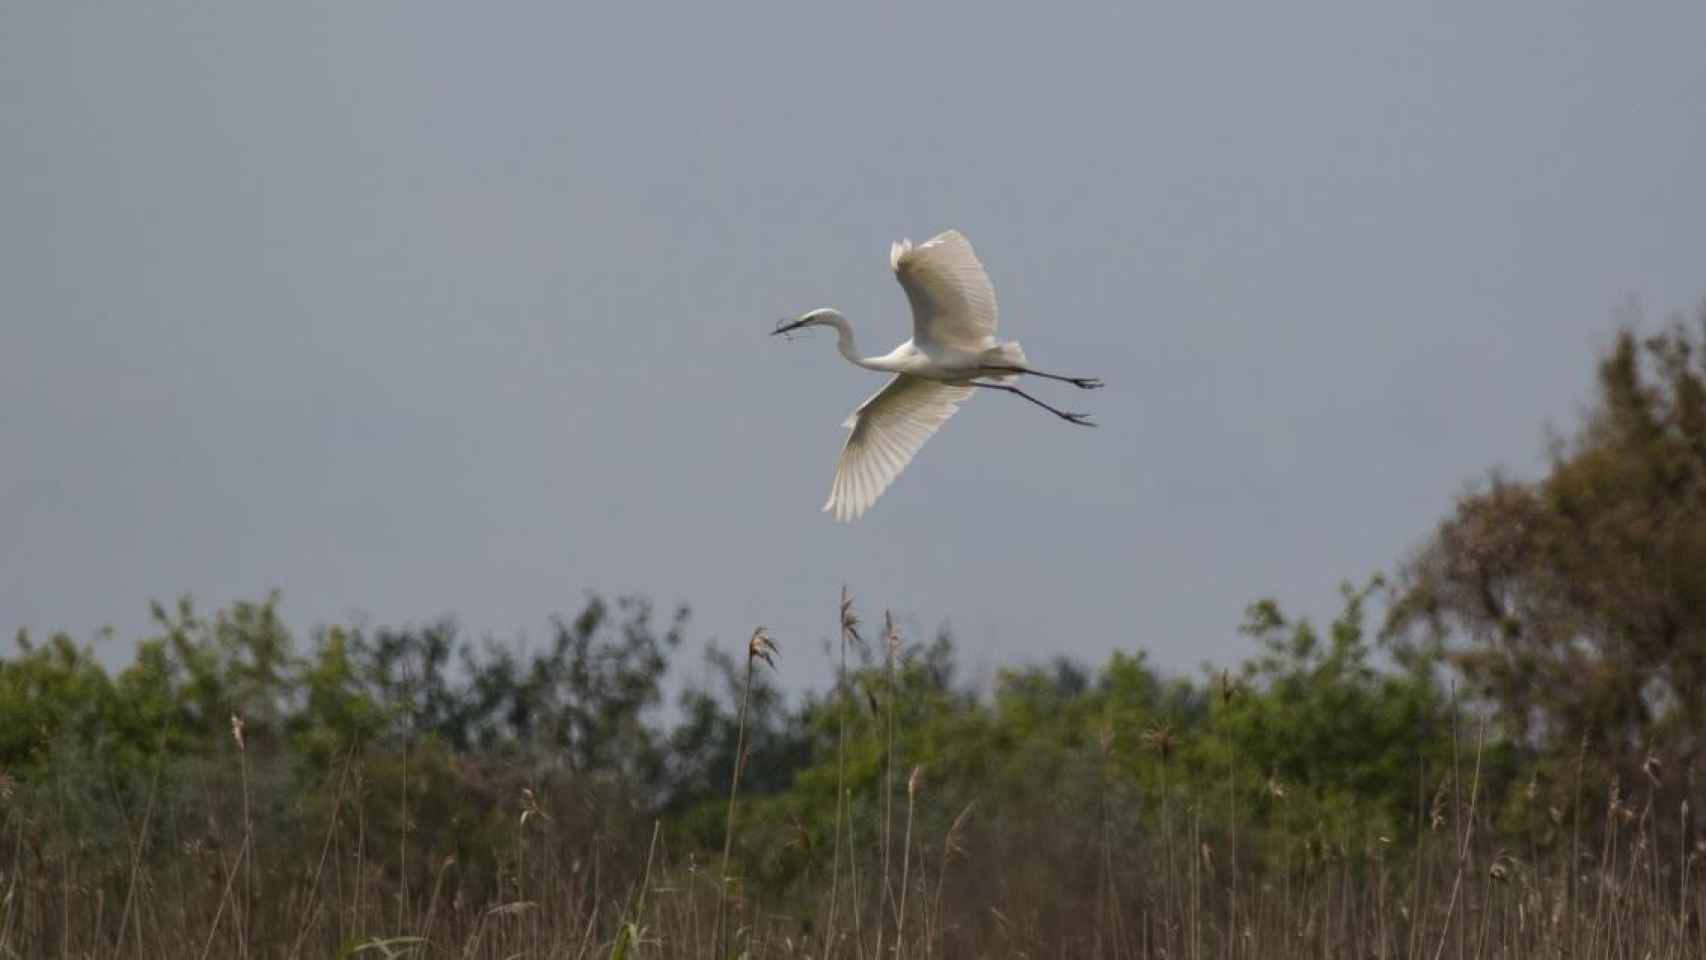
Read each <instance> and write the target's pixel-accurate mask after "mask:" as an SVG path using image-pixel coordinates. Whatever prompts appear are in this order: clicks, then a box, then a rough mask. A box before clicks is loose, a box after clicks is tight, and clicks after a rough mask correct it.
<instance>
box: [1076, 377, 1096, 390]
mask: <svg viewBox="0 0 1706 960" xmlns="http://www.w3.org/2000/svg"><path fill="white" fill-rule="evenodd" d="M1067 382H1068V383H1070V384H1072V385H1073V386H1075V387H1077V388H1078V389H1080V390H1095V389H1097V388H1098V387H1100V386H1101V385H1102V378H1101V377H1070V378H1068V380H1067Z"/></svg>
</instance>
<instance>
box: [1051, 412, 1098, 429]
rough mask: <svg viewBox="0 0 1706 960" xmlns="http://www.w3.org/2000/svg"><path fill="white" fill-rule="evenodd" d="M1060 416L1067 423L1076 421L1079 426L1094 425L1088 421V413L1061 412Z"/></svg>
mask: <svg viewBox="0 0 1706 960" xmlns="http://www.w3.org/2000/svg"><path fill="white" fill-rule="evenodd" d="M1060 418H1061V419H1062V420H1065V421H1066V422H1067V423H1076V424H1078V425H1079V426H1081V427H1093V426H1095V425H1096V424H1094V423H1092V422H1090V415H1089V414H1088V413H1062V414H1061V415H1060Z"/></svg>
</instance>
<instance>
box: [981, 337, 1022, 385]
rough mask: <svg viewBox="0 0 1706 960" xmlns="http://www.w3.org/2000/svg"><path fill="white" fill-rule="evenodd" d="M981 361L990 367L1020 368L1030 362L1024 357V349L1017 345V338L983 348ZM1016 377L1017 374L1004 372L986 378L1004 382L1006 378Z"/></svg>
mask: <svg viewBox="0 0 1706 960" xmlns="http://www.w3.org/2000/svg"><path fill="white" fill-rule="evenodd" d="M983 362H984V363H987V364H989V365H990V366H992V367H1018V368H1020V369H1021V370H1022V369H1025V368H1026V367H1028V366H1030V362H1029V361H1027V360H1026V359H1025V349H1024V348H1023V347H1021V346H1019V342H1018V341H1017V340H1009V341H1008V342H1006V343H998V344H996V345H995V346H993V347H990V348H989V349H988V350H985V351H984V352H983ZM1017 377H1018V374H1015V373H1005V374H997V375H992V376H990V377H987V378H986V379H989V380H994V381H997V382H1002V383H1004V382H1006V381H1008V380H1013V379H1016V378H1017Z"/></svg>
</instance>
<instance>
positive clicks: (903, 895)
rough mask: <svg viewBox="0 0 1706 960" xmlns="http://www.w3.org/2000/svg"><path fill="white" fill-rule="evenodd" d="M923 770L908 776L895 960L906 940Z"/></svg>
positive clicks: (897, 958) (895, 931)
mask: <svg viewBox="0 0 1706 960" xmlns="http://www.w3.org/2000/svg"><path fill="white" fill-rule="evenodd" d="M923 772H924V768H923V767H913V768H912V774H911V776H908V777H907V778H906V841H905V845H904V846H902V847H901V850H900V914H899V916H898V917H896V918H895V925H894V956H895V960H900V958H901V947H902V946H903V945H904V944H905V942H906V939H905V938H906V903H907V900H909V899H910V898H909V897H908V896H907V890H908V887H907V883H908V880H907V876H908V871H909V869H910V868H911V866H912V805H913V801H914V800H915V799H917V797H918V779H919V775H920V774H922V773H923Z"/></svg>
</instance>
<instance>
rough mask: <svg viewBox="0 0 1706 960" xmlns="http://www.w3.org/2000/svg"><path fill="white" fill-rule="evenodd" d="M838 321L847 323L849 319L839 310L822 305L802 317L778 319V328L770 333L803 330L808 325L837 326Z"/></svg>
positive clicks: (772, 334)
mask: <svg viewBox="0 0 1706 960" xmlns="http://www.w3.org/2000/svg"><path fill="white" fill-rule="evenodd" d="M837 321H840V322H841V323H842V324H845V323H846V322H847V319H846V318H845V317H843V316H842V315H841V314H840V312H839V311H836V310H831V309H830V308H828V307H821V308H819V309H817V310H813V311H812V312H810V313H808V314H805V315H803V316H800V317H784V318H783V319H781V320H778V321H776V329H774V330H772V331H770V335H771V336H775V335H776V334H778V333H787V332H788V331H790V330H803V329H805V328H806V327H816V326H824V327H829V326H835V324H836V322H837Z"/></svg>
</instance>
